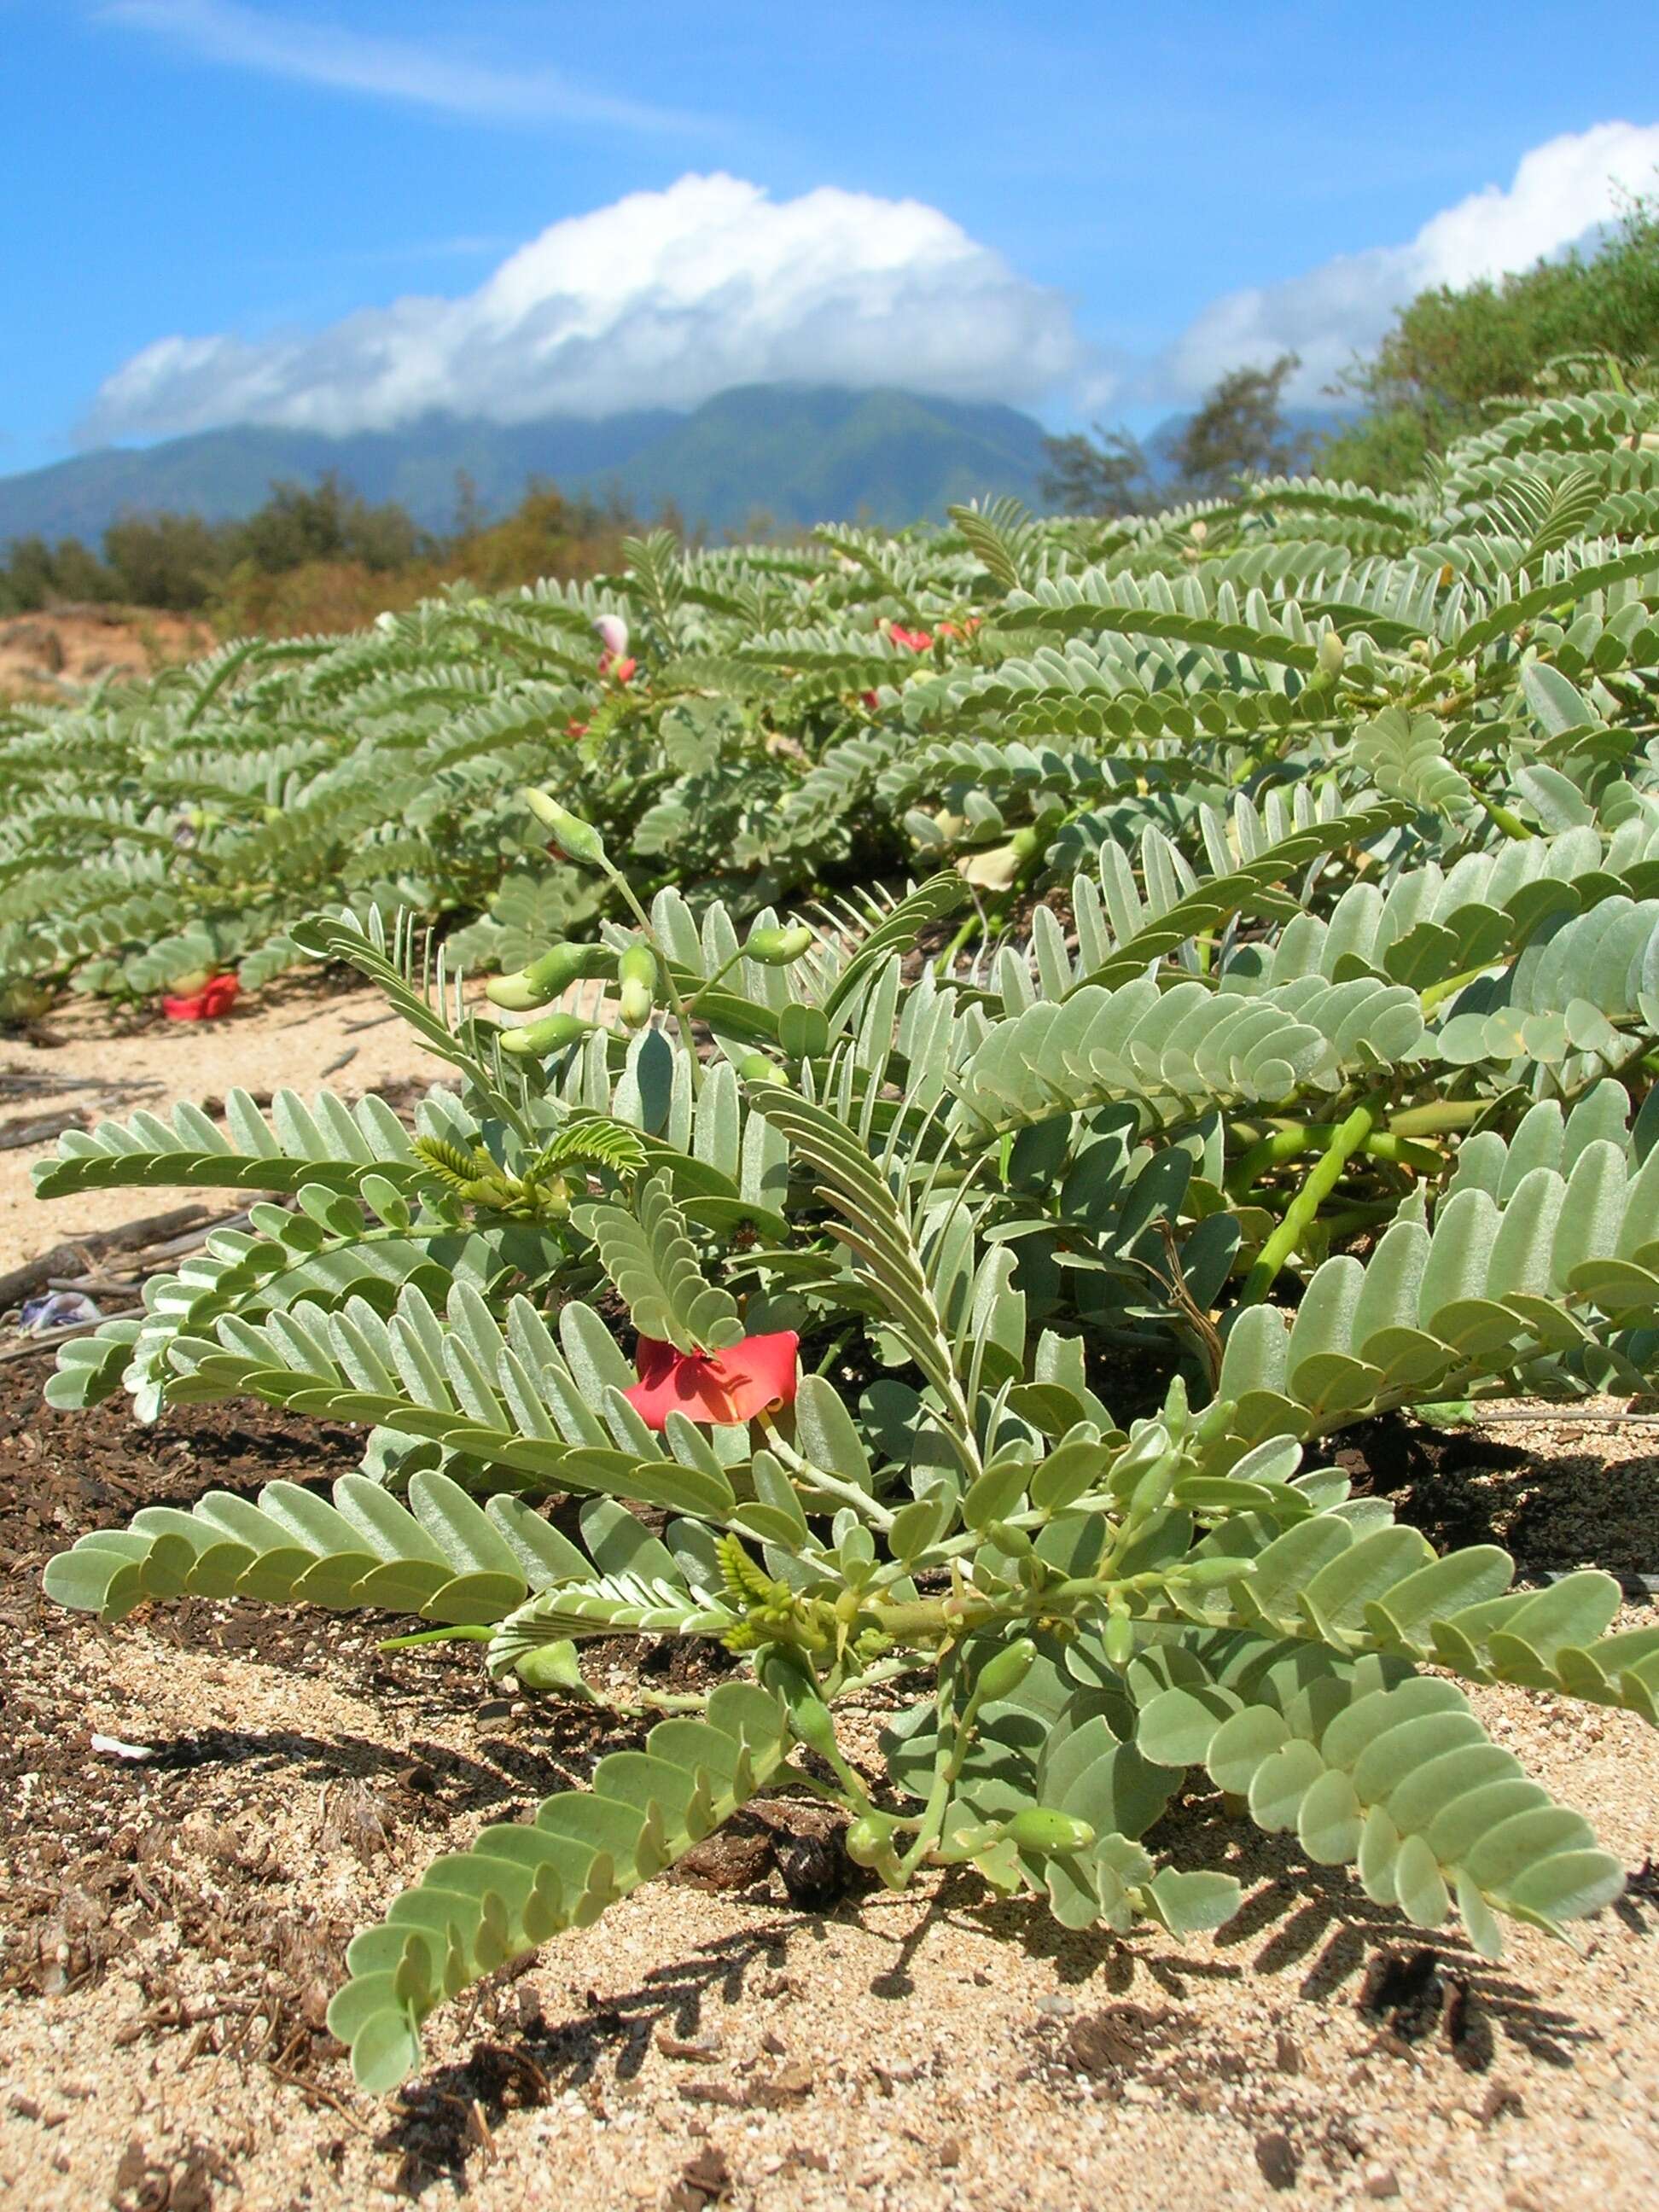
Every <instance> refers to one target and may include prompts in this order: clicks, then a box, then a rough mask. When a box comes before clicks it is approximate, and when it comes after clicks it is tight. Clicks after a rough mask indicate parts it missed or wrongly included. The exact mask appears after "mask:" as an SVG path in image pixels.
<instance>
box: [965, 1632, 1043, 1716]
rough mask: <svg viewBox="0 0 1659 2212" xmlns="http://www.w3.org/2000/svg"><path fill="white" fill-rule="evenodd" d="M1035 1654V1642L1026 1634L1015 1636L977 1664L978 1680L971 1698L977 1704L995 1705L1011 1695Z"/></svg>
mask: <svg viewBox="0 0 1659 2212" xmlns="http://www.w3.org/2000/svg"><path fill="white" fill-rule="evenodd" d="M1035 1658H1036V1644H1033V1643H1032V1641H1031V1639H1030V1637H1029V1636H1022V1637H1020V1638H1018V1639H1017V1640H1016V1641H1015V1642H1014V1643H1012V1644H1009V1645H1007V1646H1006V1649H1005V1650H1001V1651H999V1652H998V1653H997V1654H996V1656H995V1657H994V1658H992V1659H987V1661H986V1662H985V1664H984V1665H983V1666H982V1667H981V1668H980V1670H979V1680H977V1681H976V1682H975V1684H974V1696H975V1699H977V1700H978V1702H979V1703H980V1704H981V1705H999V1704H1000V1702H1001V1701H1002V1699H1004V1698H1012V1696H1013V1694H1014V1692H1015V1691H1016V1690H1017V1689H1018V1687H1019V1686H1020V1684H1021V1683H1022V1682H1023V1681H1024V1680H1025V1677H1026V1675H1027V1674H1030V1670H1031V1662H1032V1661H1033V1660H1034V1659H1035Z"/></svg>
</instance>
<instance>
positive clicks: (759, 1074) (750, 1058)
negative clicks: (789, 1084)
mask: <svg viewBox="0 0 1659 2212" xmlns="http://www.w3.org/2000/svg"><path fill="white" fill-rule="evenodd" d="M737 1069H738V1074H739V1075H740V1076H742V1078H743V1079H744V1082H745V1083H783V1082H786V1081H787V1077H786V1076H785V1075H784V1073H783V1071H782V1069H781V1068H779V1067H775V1066H773V1064H772V1062H771V1061H770V1060H769V1059H768V1058H767V1057H766V1054H764V1053H763V1052H746V1053H744V1056H743V1058H742V1059H741V1060H738V1063H737Z"/></svg>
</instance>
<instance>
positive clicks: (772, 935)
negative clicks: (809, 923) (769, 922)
mask: <svg viewBox="0 0 1659 2212" xmlns="http://www.w3.org/2000/svg"><path fill="white" fill-rule="evenodd" d="M816 941H817V940H816V939H815V937H814V935H813V933H812V932H811V930H810V929H808V928H807V927H806V925H805V922H797V923H796V924H795V926H794V927H793V928H792V929H751V930H750V933H749V939H748V942H747V943H746V944H745V945H744V948H743V957H744V959H745V960H754V961H757V962H758V963H760V965H761V966H762V967H763V968H787V967H789V966H791V965H792V964H793V963H794V962H795V961H797V960H799V958H800V957H801V955H802V954H803V953H805V952H810V951H811V949H812V946H813V945H814V944H815V942H816Z"/></svg>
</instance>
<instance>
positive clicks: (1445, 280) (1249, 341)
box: [1152, 123, 1659, 400]
mask: <svg viewBox="0 0 1659 2212" xmlns="http://www.w3.org/2000/svg"><path fill="white" fill-rule="evenodd" d="M1656 171H1659V125H1637V124H1632V123H1598V124H1596V125H1594V126H1593V127H1592V128H1591V129H1589V130H1588V131H1578V132H1568V133H1565V134H1564V135H1563V136H1562V137H1559V138H1551V139H1549V140H1547V142H1546V143H1544V144H1543V145H1541V146H1534V148H1533V149H1532V151H1531V152H1530V153H1528V154H1526V155H1522V159H1521V161H1520V164H1519V166H1518V167H1516V172H1515V175H1514V178H1513V179H1512V180H1511V182H1510V185H1508V187H1507V188H1505V187H1503V186H1501V185H1486V188H1485V189H1484V190H1483V191H1478V192H1472V193H1470V195H1469V197H1468V198H1467V199H1464V200H1460V201H1459V202H1458V204H1457V205H1456V206H1455V207H1449V208H1446V209H1444V210H1443V211H1442V212H1441V213H1440V214H1439V215H1437V216H1431V218H1430V219H1429V221H1428V222H1425V224H1424V225H1423V228H1421V229H1420V230H1419V232H1418V234H1417V235H1416V237H1415V238H1413V240H1411V241H1410V243H1409V244H1408V245H1405V246H1373V247H1372V248H1370V250H1369V251H1368V252H1363V253H1348V254H1342V255H1340V256H1339V257H1338V258H1336V259H1335V260H1334V261H1327V262H1325V263H1324V264H1322V266H1320V267H1319V268H1317V269H1314V270H1310V271H1309V273H1308V274H1307V275H1306V276H1293V277H1291V278H1290V279H1289V280H1288V281H1287V282H1285V283H1280V284H1270V285H1265V286H1261V287H1259V288H1256V289H1249V290H1245V291H1239V292H1229V293H1227V294H1225V295H1224V296H1223V297H1222V298H1221V299H1219V300H1217V301H1214V302H1213V303H1212V305H1211V306H1210V307H1206V309H1205V310H1204V312H1203V313H1201V314H1200V315H1199V316H1198V317H1197V319H1195V320H1194V322H1193V323H1191V324H1190V325H1188V328H1187V329H1186V330H1185V331H1183V332H1182V336H1181V337H1179V338H1178V339H1177V340H1176V343H1175V344H1174V345H1173V346H1172V347H1171V348H1170V350H1169V352H1168V353H1167V354H1166V355H1165V356H1164V357H1163V359H1162V361H1161V362H1160V363H1159V364H1158V372H1157V373H1156V375H1155V377H1154V378H1153V380H1152V381H1153V382H1154V383H1155V384H1156V386H1157V387H1158V392H1159V396H1161V397H1169V396H1171V395H1174V396H1178V397H1181V398H1191V397H1193V396H1194V395H1196V394H1197V393H1199V392H1203V391H1205V390H1206V389H1207V387H1208V386H1210V385H1211V384H1212V383H1213V382H1214V381H1215V380H1216V378H1217V377H1218V376H1219V375H1220V374H1222V373H1223V372H1224V371H1225V370H1226V369H1229V368H1237V367H1239V366H1240V365H1241V364H1243V363H1244V362H1251V363H1256V364H1265V363H1266V362H1270V361H1272V360H1273V359H1274V358H1275V356H1278V355H1279V354H1281V353H1285V352H1293V353H1298V354H1300V355H1301V356H1302V368H1301V371H1300V374H1298V376H1297V380H1296V382H1295V385H1294V386H1292V387H1289V389H1290V393H1291V397H1292V398H1297V399H1303V400H1309V399H1314V398H1317V397H1318V395H1319V393H1320V392H1321V391H1322V387H1323V386H1326V385H1328V383H1329V382H1330V381H1331V380H1332V378H1333V377H1334V375H1335V374H1337V372H1338V371H1339V370H1340V369H1342V368H1345V367H1346V365H1347V363H1348V362H1349V361H1350V360H1351V359H1352V356H1353V355H1354V354H1355V353H1356V352H1358V353H1366V352H1369V351H1370V350H1371V349H1372V348H1374V347H1375V346H1376V343H1377V341H1378V340H1379V339H1380V338H1381V337H1382V336H1383V332H1384V331H1386V330H1387V329H1388V327H1389V323H1390V321H1391V320H1392V319H1393V313H1394V310H1395V308H1396V307H1400V306H1401V305H1402V304H1403V303H1404V302H1405V301H1407V300H1409V299H1411V298H1413V296H1414V295H1416V294H1417V293H1419V292H1420V291H1423V290H1425V289H1428V288H1429V287H1431V286H1434V285H1438V284H1449V285H1453V286H1458V285H1464V284H1469V283H1474V281H1475V280H1476V279H1478V278H1480V277H1483V276H1500V275H1503V274H1504V273H1506V272H1509V271H1513V270H1522V269H1527V268H1529V267H1530V266H1531V265H1532V264H1533V263H1534V262H1535V261H1537V260H1539V259H1540V258H1542V257H1543V256H1545V255H1547V254H1551V253H1554V252H1559V250H1560V249H1561V248H1562V247H1564V246H1571V245H1572V244H1573V243H1574V242H1575V241H1576V240H1579V239H1582V238H1583V236H1584V235H1585V234H1586V233H1587V232H1589V231H1591V230H1593V229H1594V228H1595V227H1596V226H1597V225H1598V224H1601V223H1605V222H1607V221H1608V220H1609V219H1610V218H1611V217H1612V216H1614V215H1616V213H1617V212H1618V210H1619V208H1620V204H1621V200H1622V199H1623V198H1624V197H1628V196H1629V195H1631V194H1633V193H1637V192H1641V191H1650V190H1651V189H1652V188H1653V186H1654V185H1655V184H1656V182H1659V177H1656Z"/></svg>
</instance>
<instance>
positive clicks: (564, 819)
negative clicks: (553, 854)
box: [523, 789, 605, 868]
mask: <svg viewBox="0 0 1659 2212" xmlns="http://www.w3.org/2000/svg"><path fill="white" fill-rule="evenodd" d="M523 797H524V803H525V805H526V806H527V807H528V808H529V809H530V811H531V812H532V814H533V815H534V816H535V817H536V819H537V821H538V822H539V823H541V825H542V827H543V829H546V830H548V831H549V832H550V834H551V835H552V836H553V837H554V838H555V839H556V841H557V843H558V845H559V848H560V849H561V851H562V852H564V853H566V854H568V855H569V857H570V858H571V859H572V860H584V861H586V864H587V865H588V866H589V867H593V868H602V867H603V866H605V840H604V838H603V837H601V836H600V835H599V831H598V830H597V829H595V828H594V827H593V825H592V823H591V822H584V821H583V820H582V818H581V817H580V815H579V814H573V813H572V812H571V811H570V810H569V808H568V806H561V805H560V804H559V802H558V800H557V799H550V797H549V796H548V794H547V793H546V792H544V791H536V790H533V789H532V790H529V791H526V792H525V793H524V794H523Z"/></svg>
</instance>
